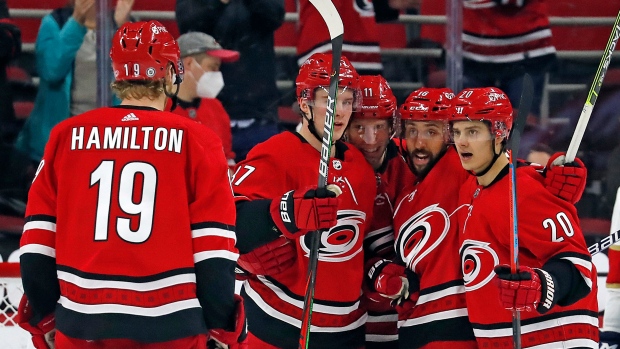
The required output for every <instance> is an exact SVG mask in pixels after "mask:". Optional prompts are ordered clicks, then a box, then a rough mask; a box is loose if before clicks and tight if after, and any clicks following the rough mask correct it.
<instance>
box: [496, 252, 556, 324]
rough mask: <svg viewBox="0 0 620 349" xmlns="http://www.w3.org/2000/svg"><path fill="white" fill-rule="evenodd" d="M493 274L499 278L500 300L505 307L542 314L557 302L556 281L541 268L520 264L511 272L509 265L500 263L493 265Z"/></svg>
mask: <svg viewBox="0 0 620 349" xmlns="http://www.w3.org/2000/svg"><path fill="white" fill-rule="evenodd" d="M495 274H497V277H498V278H499V293H500V301H501V303H502V305H503V306H504V308H506V309H510V310H512V309H514V310H525V311H533V310H536V311H538V312H539V313H540V314H544V313H546V312H548V311H549V310H550V309H551V308H552V307H553V306H554V305H555V304H556V303H557V299H556V297H555V287H556V286H557V282H556V281H555V278H554V277H553V276H552V275H551V274H549V273H548V272H546V271H544V270H542V269H537V268H530V267H524V266H520V267H519V268H518V270H517V272H516V273H515V274H512V273H510V266H508V265H506V264H502V265H498V266H496V267H495Z"/></svg>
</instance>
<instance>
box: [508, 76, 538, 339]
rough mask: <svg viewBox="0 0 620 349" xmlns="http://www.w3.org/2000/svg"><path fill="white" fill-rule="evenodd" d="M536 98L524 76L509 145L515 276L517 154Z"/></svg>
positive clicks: (517, 324) (517, 319) (516, 333)
mask: <svg viewBox="0 0 620 349" xmlns="http://www.w3.org/2000/svg"><path fill="white" fill-rule="evenodd" d="M533 97H534V84H533V83H532V77H531V76H530V75H529V74H527V73H526V74H525V75H524V76H523V89H522V91H521V100H520V101H519V111H518V112H517V119H516V121H515V124H514V125H513V128H512V132H511V134H510V142H509V145H508V159H509V164H508V166H509V171H510V195H509V197H510V207H511V211H510V223H511V227H510V235H511V236H510V237H511V241H512V244H511V245H510V255H511V259H510V272H511V273H512V274H515V273H516V272H517V269H518V268H519V229H518V226H517V217H518V216H517V175H516V170H517V154H518V152H519V144H520V143H521V134H522V133H523V129H524V128H525V121H526V119H527V115H528V114H529V113H530V109H531V108H532V99H533ZM512 343H513V347H514V348H515V349H521V313H520V312H519V311H518V310H513V311H512Z"/></svg>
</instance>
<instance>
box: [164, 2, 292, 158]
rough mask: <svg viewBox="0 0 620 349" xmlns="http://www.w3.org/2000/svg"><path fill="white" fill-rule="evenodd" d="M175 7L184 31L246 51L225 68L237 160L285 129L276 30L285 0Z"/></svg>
mask: <svg viewBox="0 0 620 349" xmlns="http://www.w3.org/2000/svg"><path fill="white" fill-rule="evenodd" d="M175 12H176V18H177V23H178V26H179V30H180V31H181V33H186V32H189V31H199V32H203V33H207V34H209V35H212V36H213V37H214V38H215V39H216V40H217V41H218V42H219V43H220V44H221V45H222V47H224V48H226V49H230V50H235V51H238V52H239V53H240V59H239V60H238V61H237V62H235V63H230V64H225V65H223V66H222V68H221V69H222V74H223V76H224V80H225V81H226V85H225V86H224V88H223V89H222V92H220V94H219V95H218V99H219V100H220V101H222V104H223V105H224V108H225V109H226V111H227V112H228V114H229V115H230V118H231V126H232V127H231V128H232V138H233V139H232V142H233V147H232V148H233V151H234V152H235V154H236V160H237V162H238V161H240V160H242V159H245V156H246V154H247V153H248V151H250V149H251V148H252V147H254V145H256V144H258V143H260V142H263V141H265V140H266V139H267V138H269V137H271V136H273V135H275V134H277V133H278V132H279V131H278V126H277V122H276V121H277V115H278V101H279V98H280V95H279V92H278V88H277V86H276V73H275V64H276V63H275V50H274V32H275V30H276V29H278V28H279V27H280V26H281V25H282V23H283V21H284V0H252V1H245V0H177V2H176V11H175Z"/></svg>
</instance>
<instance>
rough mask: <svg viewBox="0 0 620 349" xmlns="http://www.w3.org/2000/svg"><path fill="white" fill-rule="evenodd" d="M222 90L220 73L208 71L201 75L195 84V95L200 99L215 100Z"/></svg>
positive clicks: (222, 83)
mask: <svg viewBox="0 0 620 349" xmlns="http://www.w3.org/2000/svg"><path fill="white" fill-rule="evenodd" d="M223 88H224V77H223V76H222V72H221V71H208V72H205V73H204V74H202V76H201V77H200V79H198V82H197V83H196V94H197V95H198V97H200V98H215V97H216V96H217V95H218V93H220V91H222V89H223Z"/></svg>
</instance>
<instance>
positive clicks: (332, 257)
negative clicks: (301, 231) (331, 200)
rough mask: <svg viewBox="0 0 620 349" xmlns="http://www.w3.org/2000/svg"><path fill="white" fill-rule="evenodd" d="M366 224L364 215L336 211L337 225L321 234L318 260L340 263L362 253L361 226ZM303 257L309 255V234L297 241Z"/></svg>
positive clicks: (354, 211) (349, 211) (353, 211)
mask: <svg viewBox="0 0 620 349" xmlns="http://www.w3.org/2000/svg"><path fill="white" fill-rule="evenodd" d="M364 222H366V214H365V213H364V212H361V211H357V210H341V211H338V223H336V226H335V227H333V228H331V229H330V230H329V231H325V232H322V233H321V237H320V241H319V260H320V261H323V262H342V261H346V260H349V259H351V258H353V257H355V256H356V255H357V254H359V253H361V252H362V244H361V236H362V232H361V226H362V225H363V224H364ZM299 244H300V246H301V248H302V249H303V250H304V252H305V256H306V257H308V256H309V255H310V234H307V235H305V236H304V237H303V238H301V239H300V240H299Z"/></svg>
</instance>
